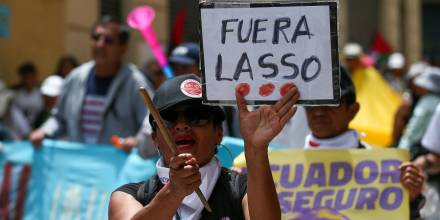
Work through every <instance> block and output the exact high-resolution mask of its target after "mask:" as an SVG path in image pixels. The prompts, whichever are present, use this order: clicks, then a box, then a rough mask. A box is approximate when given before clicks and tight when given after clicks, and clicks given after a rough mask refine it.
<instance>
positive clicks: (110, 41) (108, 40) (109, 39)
mask: <svg viewBox="0 0 440 220" xmlns="http://www.w3.org/2000/svg"><path fill="white" fill-rule="evenodd" d="M101 38H104V43H105V44H113V43H114V42H115V39H114V38H113V37H112V36H109V35H104V34H97V33H93V34H92V39H93V41H95V42H97V41H99V40H101Z"/></svg>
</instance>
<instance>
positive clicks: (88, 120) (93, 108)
mask: <svg viewBox="0 0 440 220" xmlns="http://www.w3.org/2000/svg"><path fill="white" fill-rule="evenodd" d="M105 100H106V98H105V96H99V95H86V96H85V98H84V103H83V106H82V109H81V133H82V137H83V141H84V143H87V144H96V143H97V142H98V137H99V133H100V132H101V128H102V122H103V116H104V105H105Z"/></svg>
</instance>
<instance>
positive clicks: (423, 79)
mask: <svg viewBox="0 0 440 220" xmlns="http://www.w3.org/2000/svg"><path fill="white" fill-rule="evenodd" d="M414 84H416V85H418V86H420V87H422V88H425V89H427V90H428V91H430V92H435V93H440V68H437V67H428V68H426V69H425V70H424V71H423V72H422V73H421V74H419V75H418V76H416V78H414Z"/></svg>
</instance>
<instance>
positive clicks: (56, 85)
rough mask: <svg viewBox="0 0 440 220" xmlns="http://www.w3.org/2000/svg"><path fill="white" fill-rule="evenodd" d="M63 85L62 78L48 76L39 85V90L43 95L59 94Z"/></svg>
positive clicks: (53, 95) (52, 95)
mask: <svg viewBox="0 0 440 220" xmlns="http://www.w3.org/2000/svg"><path fill="white" fill-rule="evenodd" d="M62 87H63V78H61V77H60V76H49V77H47V78H46V79H45V80H44V82H43V84H42V85H41V88H40V91H41V93H42V94H43V95H47V96H51V97H55V96H58V95H60V93H61V88H62Z"/></svg>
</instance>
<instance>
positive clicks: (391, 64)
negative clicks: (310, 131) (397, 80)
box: [387, 53, 405, 69]
mask: <svg viewBox="0 0 440 220" xmlns="http://www.w3.org/2000/svg"><path fill="white" fill-rule="evenodd" d="M387 66H388V68H389V69H402V68H403V67H404V66H405V57H404V56H403V55H402V54H401V53H393V54H391V56H390V57H389V58H388V65H387Z"/></svg>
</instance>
